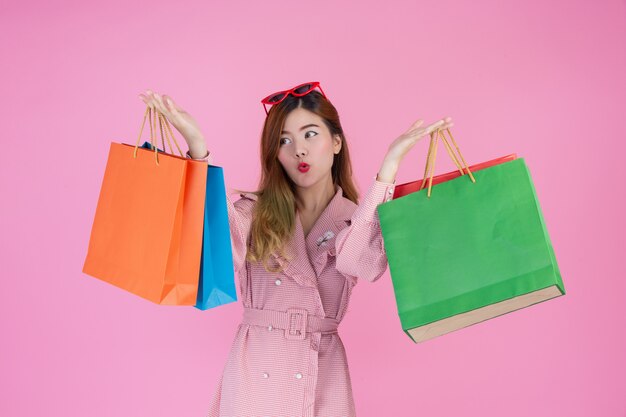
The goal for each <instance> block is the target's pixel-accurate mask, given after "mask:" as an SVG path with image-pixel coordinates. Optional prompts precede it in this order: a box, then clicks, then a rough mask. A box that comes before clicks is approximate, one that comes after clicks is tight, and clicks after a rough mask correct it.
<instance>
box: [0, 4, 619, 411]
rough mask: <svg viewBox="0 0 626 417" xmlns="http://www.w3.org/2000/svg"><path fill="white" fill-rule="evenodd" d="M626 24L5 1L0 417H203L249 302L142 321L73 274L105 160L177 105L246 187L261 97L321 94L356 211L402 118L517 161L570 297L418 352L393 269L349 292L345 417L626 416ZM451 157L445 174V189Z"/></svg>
mask: <svg viewBox="0 0 626 417" xmlns="http://www.w3.org/2000/svg"><path fill="white" fill-rule="evenodd" d="M625 10H626V6H625V3H624V1H617V0H604V1H590V0H588V1H581V0H576V1H571V0H570V1H551V2H545V1H524V2H501V1H495V0H492V1H489V0H477V1H473V2H463V1H450V0H443V1H442V0H436V1H431V0H429V1H411V2H409V1H383V2H380V1H376V2H363V1H358V2H357V1H352V2H334V1H316V2H293V1H265V2H243V1H228V2H227V1H189V2H177V3H175V2H171V1H167V2H165V1H143V2H138V1H133V0H130V1H129V0H126V1H123V2H122V1H116V0H111V1H106V2H78V1H56V2H48V1H21V2H17V1H9V2H4V3H3V4H2V6H0V35H1V36H0V45H1V48H2V49H1V52H2V77H1V79H0V88H1V93H2V94H1V96H0V108H1V114H2V116H1V119H2V139H1V140H2V148H3V152H2V153H0V186H1V191H2V194H1V195H2V204H1V206H0V207H1V210H2V212H1V215H0V227H1V229H0V230H1V233H0V243H1V247H0V256H1V258H2V262H1V264H0V265H1V267H0V268H1V270H0V271H1V280H2V290H1V291H0V325H1V337H2V339H1V343H0V361H1V362H0V367H1V369H0V384H1V389H0V396H1V400H0V415H2V416H12V417H13V416H41V415H51V416H64V417H73V416H91V417H109V416H122V417H135V416H151V417H157V416H168V417H170V416H189V417H191V416H203V415H205V412H206V409H207V406H208V401H209V398H210V397H211V395H212V394H213V391H214V389H215V387H216V384H217V381H218V378H219V376H220V373H221V372H222V369H223V366H224V364H225V361H226V357H227V354H228V350H229V348H230V345H231V342H232V340H233V337H234V335H235V330H236V327H237V325H238V324H239V322H240V321H241V314H242V307H241V303H240V302H237V303H233V304H230V305H227V306H223V307H221V308H217V309H214V310H208V311H204V312H203V311H200V310H197V309H194V308H192V307H166V306H158V305H155V304H152V303H150V302H148V301H144V300H143V299H141V298H139V297H136V296H134V295H131V294H129V293H126V292H124V291H121V290H118V289H117V288H115V287H113V286H111V285H108V284H105V283H103V282H101V281H99V280H97V279H95V278H92V277H90V276H87V275H85V274H83V273H82V272H81V269H82V265H83V261H84V258H85V255H86V251H87V244H88V241H89V234H90V230H91V225H92V222H93V216H94V212H95V207H96V203H97V198H98V195H99V191H100V185H101V181H102V176H103V173H104V168H105V163H106V159H107V153H108V149H109V144H110V142H112V141H116V142H133V141H134V140H136V138H137V135H138V133H139V128H140V124H141V120H142V117H143V111H144V104H143V103H142V102H141V101H140V100H139V98H138V97H137V95H138V93H140V92H141V91H143V90H144V89H148V88H150V89H153V90H155V91H157V92H161V93H166V94H170V95H172V96H173V97H174V99H175V100H177V101H178V102H179V103H180V104H181V105H182V106H183V107H184V108H185V109H187V111H189V112H190V113H191V114H192V115H193V116H194V117H195V118H196V119H197V120H198V122H199V123H200V125H201V126H202V128H203V130H204V133H205V136H206V138H207V142H208V146H209V148H210V149H211V151H212V152H213V155H214V163H215V164H217V165H220V166H222V167H224V171H225V176H226V183H227V186H228V187H232V188H254V187H255V186H256V184H257V180H258V172H259V169H260V164H259V160H258V141H259V138H260V133H261V128H262V125H263V120H264V117H265V113H264V111H263V108H262V106H261V104H260V99H261V98H262V97H264V96H265V95H266V94H268V93H270V92H272V91H275V90H278V89H283V88H286V87H290V86H293V85H295V84H296V83H299V82H304V81H310V80H319V81H321V83H322V86H323V88H324V91H325V92H326V93H327V95H328V96H329V98H330V99H331V100H332V101H333V103H334V104H335V105H336V107H337V108H338V109H339V112H340V115H341V116H342V122H343V125H344V128H345V130H346V133H347V136H348V140H349V141H350V146H351V152H352V153H353V161H354V169H355V173H356V174H355V175H356V181H357V184H358V185H359V186H360V188H361V191H362V192H364V191H365V190H366V188H365V187H366V186H367V185H368V184H369V183H370V181H371V178H372V177H373V176H374V175H375V174H376V173H377V170H378V168H379V166H380V163H381V161H382V156H383V155H384V152H385V151H386V150H387V147H388V145H389V144H390V143H391V141H393V140H394V139H395V138H396V137H397V136H398V135H400V134H401V133H402V132H404V130H406V129H407V128H408V127H409V126H410V125H411V124H412V123H413V122H414V121H415V120H417V119H418V118H423V119H425V120H426V121H427V122H430V121H434V120H436V119H437V118H440V117H443V116H446V115H450V116H452V117H453V119H454V121H455V127H454V128H453V132H454V134H455V138H456V139H457V141H458V142H459V145H460V146H461V149H462V151H463V153H464V156H465V158H466V159H467V160H468V162H469V163H477V162H480V161H483V160H487V159H492V158H495V157H498V156H502V155H506V154H508V153H513V152H516V153H517V154H518V155H519V156H520V157H524V158H525V160H526V162H527V164H528V166H529V168H530V170H531V174H532V176H533V179H534V183H535V187H536V190H537V194H538V197H539V200H540V202H541V206H542V209H543V214H544V217H545V220H546V224H547V227H548V231H549V233H550V236H551V239H552V242H553V244H554V248H555V252H556V257H557V261H558V263H559V266H560V269H561V272H562V275H563V280H564V282H565V286H566V290H567V295H566V296H564V297H560V298H558V299H555V300H551V301H548V302H545V303H541V304H538V305H535V306H533V307H531V308H527V309H524V310H520V311H517V312H514V313H511V314H508V315H505V316H501V317H498V318H496V319H493V320H490V321H487V322H483V323H481V324H478V325H475V326H471V327H469V328H466V329H464V330H461V331H458V332H454V333H450V334H448V335H445V336H442V337H439V338H437V339H433V340H431V341H428V342H425V343H423V344H417V345H416V344H413V342H411V341H410V339H409V338H408V337H407V336H406V335H405V334H404V333H403V332H402V329H401V326H400V321H399V318H398V315H397V309H396V305H395V299H394V293H393V287H392V282H391V278H390V276H389V271H387V273H386V274H385V276H383V277H382V278H381V279H380V280H379V281H378V282H377V283H375V284H369V283H367V282H365V281H362V282H360V283H359V285H357V287H356V288H355V290H354V293H353V297H352V303H351V305H350V308H349V312H348V315H347V317H346V319H345V320H344V321H343V323H342V324H341V327H340V334H341V336H342V339H343V341H344V344H345V345H346V349H347V354H348V361H349V365H350V371H351V375H352V379H353V388H354V395H355V401H356V407H357V412H358V415H359V416H366V417H367V416H398V417H401V416H428V417H447V416H481V417H490V416H494V417H495V416H498V417H499V416H507V417H527V416H534V417H555V416H567V417H587V416H602V417H624V416H626V396H625V393H626V355H625V352H626V330H625V329H626V307H625V295H626V279H625V278H624V277H625V273H626V271H625V268H624V248H625V247H626V244H625V243H626V242H625V240H626V239H625V238H624V232H625V231H626V228H625V221H624V214H623V213H624V212H625V211H626V202H625V192H624V189H625V186H624V184H625V180H626V175H625V173H626V172H625V171H626V169H625V165H624V155H625V152H624V151H626V147H625V145H624V140H625V139H626V127H625V124H624V115H625V109H626V81H625V77H624V74H626V12H625ZM179 138H180V136H179ZM181 140H182V139H181ZM426 151H427V142H426V141H421V142H420V143H418V144H417V145H416V146H415V148H413V150H412V151H411V153H410V154H409V155H408V156H407V157H406V159H405V160H404V161H403V164H402V166H401V168H400V172H399V173H398V176H397V182H398V183H403V182H407V181H411V180H414V179H417V178H418V177H420V176H421V174H422V173H423V169H424V158H425V155H426ZM445 156H446V155H445V153H440V158H439V161H438V163H437V168H438V169H437V173H442V172H447V171H449V170H451V169H452V164H451V162H450V161H448V160H447V158H446V157H445ZM620 213H621V214H620ZM416 238H419V236H417V237H416ZM280 399H281V398H280V393H278V392H277V393H276V400H277V401H280Z"/></svg>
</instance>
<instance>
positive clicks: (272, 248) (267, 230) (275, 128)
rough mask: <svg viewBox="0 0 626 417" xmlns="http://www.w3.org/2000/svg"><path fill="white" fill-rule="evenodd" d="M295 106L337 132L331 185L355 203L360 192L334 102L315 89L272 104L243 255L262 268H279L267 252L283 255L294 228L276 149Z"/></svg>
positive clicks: (290, 193)
mask: <svg viewBox="0 0 626 417" xmlns="http://www.w3.org/2000/svg"><path fill="white" fill-rule="evenodd" d="M297 108H304V109H306V110H309V111H311V112H313V113H315V114H316V115H318V116H319V117H320V118H321V119H322V120H323V121H324V124H325V125H326V126H327V127H328V130H330V134H331V137H334V136H335V135H339V137H340V138H341V142H342V145H341V149H340V151H339V153H337V154H335V155H334V159H333V166H332V169H331V171H332V180H333V185H339V186H340V187H341V189H342V191H343V196H344V197H346V198H347V199H349V200H351V201H352V202H354V203H355V204H358V197H359V194H358V192H357V190H356V187H355V186H354V183H353V182H352V164H351V162H350V152H349V150H348V143H347V141H346V137H345V135H344V133H343V128H342V127H341V122H340V121H339V114H338V113H337V109H335V106H333V104H332V103H331V102H330V101H328V100H327V99H326V98H325V97H324V96H323V95H322V94H320V93H319V92H318V91H312V92H310V93H309V94H307V95H305V96H302V97H294V96H292V95H289V96H287V97H286V98H285V99H284V100H283V101H282V102H280V103H278V104H276V105H274V106H272V108H271V109H270V111H269V114H268V115H267V118H266V119H265V125H264V126H263V133H262V134H261V170H262V172H261V179H260V181H259V187H258V190H257V191H255V192H253V194H256V195H257V197H258V198H257V202H256V205H255V207H254V210H253V215H252V226H251V232H250V233H251V236H250V240H251V245H250V247H249V248H248V252H247V255H246V259H247V260H248V261H251V262H257V261H261V262H262V264H263V267H264V268H265V270H267V271H271V272H279V271H280V267H279V268H278V269H276V270H274V269H272V268H271V267H270V266H269V264H268V261H269V257H270V255H271V254H277V253H279V254H280V255H281V256H282V257H286V254H285V251H284V249H285V245H286V244H287V242H288V241H289V239H290V238H291V235H292V233H293V232H294V230H295V217H296V216H295V214H296V200H295V194H294V193H295V186H294V183H293V181H292V180H291V178H289V176H288V175H287V173H286V172H285V169H284V168H283V166H282V165H281V164H280V162H279V161H278V150H279V147H280V142H279V141H280V135H281V132H282V129H283V127H284V125H285V120H286V118H287V115H288V114H289V113H290V112H291V111H292V110H294V109H297Z"/></svg>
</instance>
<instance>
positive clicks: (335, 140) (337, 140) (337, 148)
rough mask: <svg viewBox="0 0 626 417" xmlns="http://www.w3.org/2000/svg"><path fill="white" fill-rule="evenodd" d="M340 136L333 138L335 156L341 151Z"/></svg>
mask: <svg viewBox="0 0 626 417" xmlns="http://www.w3.org/2000/svg"><path fill="white" fill-rule="evenodd" d="M341 144H342V142H341V136H339V135H335V136H333V152H334V153H335V154H338V153H339V151H340V150H341Z"/></svg>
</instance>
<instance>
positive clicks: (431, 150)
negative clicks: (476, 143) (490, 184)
mask: <svg viewBox="0 0 626 417" xmlns="http://www.w3.org/2000/svg"><path fill="white" fill-rule="evenodd" d="M445 130H446V132H447V133H448V135H449V136H450V140H451V141H452V144H453V145H454V147H455V148H456V150H457V152H458V153H459V157H460V160H461V162H462V163H463V164H462V165H461V162H460V161H459V159H457V157H456V155H455V154H454V150H453V149H452V146H450V143H448V139H447V138H446V137H445V135H444V134H443V129H437V130H435V131H434V132H431V134H430V144H429V146H428V154H427V156H426V166H425V167H424V178H423V179H422V184H421V185H420V190H421V189H423V188H424V186H425V185H426V177H428V198H430V194H431V189H432V186H433V177H434V175H435V160H436V159H437V143H438V141H439V137H441V140H442V142H443V144H444V146H445V147H446V151H447V152H448V155H450V158H451V159H452V162H454V164H455V165H456V167H457V168H458V169H459V172H460V173H461V175H462V176H463V175H465V172H463V167H465V169H466V170H467V173H468V174H469V177H470V179H471V180H472V182H474V183H475V182H476V179H475V178H474V175H472V171H470V169H469V167H468V166H467V163H466V162H465V158H463V155H462V154H461V150H460V149H459V147H458V145H457V144H456V141H455V140H454V136H452V132H450V128H446V129H445Z"/></svg>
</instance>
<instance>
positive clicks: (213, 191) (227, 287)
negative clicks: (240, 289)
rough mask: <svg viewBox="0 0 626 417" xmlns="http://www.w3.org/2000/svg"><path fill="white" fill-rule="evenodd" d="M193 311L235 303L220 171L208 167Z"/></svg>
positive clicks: (232, 268) (226, 214)
mask: <svg viewBox="0 0 626 417" xmlns="http://www.w3.org/2000/svg"><path fill="white" fill-rule="evenodd" d="M203 236H204V237H203V243H202V262H201V266H200V285H199V288H198V299H197V302H196V305H195V306H196V308H199V309H200V310H207V309H210V308H214V307H218V306H220V305H224V304H229V303H232V302H235V301H237V289H236V287H235V272H234V267H233V253H232V242H231V238H230V225H229V223H228V207H227V205H226V187H225V185H224V170H223V169H222V168H221V167H218V166H213V165H209V166H208V169H207V180H206V203H205V210H204V234H203Z"/></svg>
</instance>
